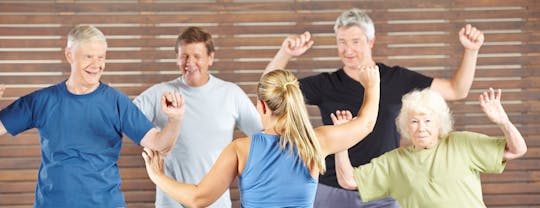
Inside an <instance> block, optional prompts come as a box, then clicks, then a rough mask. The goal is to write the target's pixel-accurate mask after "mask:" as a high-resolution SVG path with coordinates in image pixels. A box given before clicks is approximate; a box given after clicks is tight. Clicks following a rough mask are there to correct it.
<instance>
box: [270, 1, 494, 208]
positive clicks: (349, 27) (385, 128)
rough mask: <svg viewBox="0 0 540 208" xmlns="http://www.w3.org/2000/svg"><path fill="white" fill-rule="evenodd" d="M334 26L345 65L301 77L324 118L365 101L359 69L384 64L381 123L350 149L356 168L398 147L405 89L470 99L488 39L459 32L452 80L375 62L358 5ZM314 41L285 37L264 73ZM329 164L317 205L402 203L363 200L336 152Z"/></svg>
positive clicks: (370, 28)
mask: <svg viewBox="0 0 540 208" xmlns="http://www.w3.org/2000/svg"><path fill="white" fill-rule="evenodd" d="M334 31H335V34H336V41H337V48H338V54H339V57H340V59H341V61H342V63H343V66H342V67H341V68H339V69H338V70H337V71H334V72H332V73H321V74H317V75H314V76H309V77H305V78H303V79H300V87H301V89H302V93H303V94H304V96H305V99H306V103H307V104H311V105H317V106H318V107H319V110H320V112H321V116H322V120H323V123H324V124H326V125H332V120H331V119H330V114H331V113H334V112H336V111H337V110H349V111H351V112H355V110H357V109H359V108H360V106H361V105H362V102H363V91H364V88H363V87H362V85H361V84H360V83H359V82H358V80H357V79H358V78H357V77H358V73H359V71H361V70H363V69H364V68H365V67H368V66H373V65H377V66H378V67H379V70H380V75H381V100H380V104H379V105H380V106H379V114H378V118H377V123H376V125H375V129H374V130H373V132H372V133H371V134H370V135H368V136H367V137H366V138H364V139H363V140H362V141H361V142H359V143H358V144H356V145H355V146H353V147H352V148H351V149H349V156H350V159H351V163H352V165H353V166H354V167H357V166H360V165H363V164H366V163H369V162H370V161H371V159H373V158H376V157H378V156H379V155H382V154H383V153H385V152H387V151H390V150H392V149H395V148H397V147H399V134H398V133H397V130H396V126H395V118H396V116H397V114H398V113H399V110H400V108H401V97H402V96H403V95H404V94H406V93H408V92H410V91H411V90H413V89H423V88H428V87H431V89H433V90H435V91H437V92H439V93H440V94H441V95H442V96H443V97H444V98H445V99H446V100H458V99H463V98H465V97H466V96H467V94H468V92H469V89H470V88H471V85H472V82H473V79H474V72H475V68H476V60H477V57H478V51H479V49H480V47H481V46H482V44H483V42H484V35H483V33H482V32H481V31H479V30H478V29H476V28H475V27H472V26H471V25H469V24H468V25H466V26H465V27H463V28H462V29H461V30H460V31H459V40H460V42H461V44H462V45H463V47H464V49H465V50H464V53H463V58H462V60H461V65H460V66H459V68H458V69H457V70H456V72H455V73H454V75H453V76H452V77H451V78H450V79H439V78H431V77H428V76H425V75H422V74H420V73H417V72H415V71H411V70H408V69H406V68H403V67H399V66H394V67H389V66H386V65H384V64H382V63H376V62H375V61H374V60H373V58H372V55H371V54H372V53H371V50H372V48H373V45H374V43H375V28H374V25H373V22H372V20H371V19H370V18H369V16H368V15H367V14H366V13H364V12H363V11H361V10H359V9H351V10H348V11H345V12H343V13H342V14H341V15H340V16H339V17H338V18H337V20H336V24H335V25H334ZM313 43H314V42H313V41H312V40H311V34H310V33H309V32H305V33H303V34H300V35H294V36H290V37H288V38H286V39H285V41H283V44H282V45H281V49H280V50H279V51H278V52H277V54H276V55H275V57H274V58H273V60H272V61H271V62H270V63H269V64H268V66H267V67H266V70H265V72H264V73H267V72H269V71H272V70H274V69H284V68H285V66H286V65H287V63H288V61H289V60H290V59H291V58H292V57H296V56H300V55H302V54H304V53H305V52H306V51H307V50H308V49H309V48H310V47H311V46H312V45H313ZM355 113H356V112H355ZM353 116H356V115H353ZM326 167H327V171H326V173H325V174H324V175H321V176H320V178H319V186H318V189H317V195H316V198H315V205H314V206H315V207H316V208H319V207H321V208H322V207H338V208H339V207H368V206H369V207H399V205H398V204H397V202H395V201H394V200H393V199H391V198H385V199H381V200H376V201H372V202H369V203H364V202H362V201H361V199H360V198H359V196H358V193H357V192H356V191H348V190H345V189H342V188H341V187H340V186H339V184H338V183H337V179H336V169H335V164H334V156H333V155H331V156H328V157H327V158H326ZM338 171H339V170H338Z"/></svg>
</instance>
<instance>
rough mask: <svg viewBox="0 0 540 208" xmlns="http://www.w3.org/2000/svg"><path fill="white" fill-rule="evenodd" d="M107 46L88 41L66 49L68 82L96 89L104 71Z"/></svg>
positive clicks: (94, 40)
mask: <svg viewBox="0 0 540 208" xmlns="http://www.w3.org/2000/svg"><path fill="white" fill-rule="evenodd" d="M106 53H107V44H106V42H104V41H103V40H99V39H90V40H88V41H83V42H79V43H77V44H74V45H72V46H71V47H66V51H65V55H66V59H67V61H68V62H69V63H70V65H71V75H70V80H72V81H73V82H74V83H75V84H77V85H80V86H84V87H90V88H92V87H97V86H98V85H99V80H100V78H101V75H102V74H103V70H104V69H105V57H106Z"/></svg>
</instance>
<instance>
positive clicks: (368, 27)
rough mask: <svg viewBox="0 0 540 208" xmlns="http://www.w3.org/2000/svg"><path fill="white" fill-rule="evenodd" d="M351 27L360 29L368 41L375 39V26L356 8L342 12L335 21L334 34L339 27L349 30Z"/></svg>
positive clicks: (364, 13)
mask: <svg viewBox="0 0 540 208" xmlns="http://www.w3.org/2000/svg"><path fill="white" fill-rule="evenodd" d="M352 26H357V27H359V28H360V29H362V30H363V31H364V34H365V35H366V38H367V40H368V41H370V40H373V38H375V26H374V25H373V21H372V20H371V18H369V16H368V15H367V14H366V12H364V11H362V10H360V9H357V8H353V9H350V10H347V11H344V12H343V13H341V15H339V17H338V18H337V19H336V24H334V32H335V33H337V32H338V30H339V28H341V27H345V28H349V27H352Z"/></svg>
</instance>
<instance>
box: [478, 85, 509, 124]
mask: <svg viewBox="0 0 540 208" xmlns="http://www.w3.org/2000/svg"><path fill="white" fill-rule="evenodd" d="M479 100H480V107H481V108H482V111H484V113H485V114H486V116H487V117H488V118H489V120H491V121H492V122H493V123H496V124H503V123H505V122H508V121H509V119H508V115H507V114H506V112H505V111H504V108H503V106H502V104H501V89H498V90H497V93H495V92H494V90H493V88H489V91H486V92H484V93H482V94H480V97H479Z"/></svg>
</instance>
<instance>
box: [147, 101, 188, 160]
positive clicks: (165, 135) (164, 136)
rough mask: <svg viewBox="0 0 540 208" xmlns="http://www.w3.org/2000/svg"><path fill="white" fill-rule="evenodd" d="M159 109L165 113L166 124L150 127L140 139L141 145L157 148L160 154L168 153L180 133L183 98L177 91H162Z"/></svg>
mask: <svg viewBox="0 0 540 208" xmlns="http://www.w3.org/2000/svg"><path fill="white" fill-rule="evenodd" d="M160 103H161V110H162V111H163V113H165V115H167V117H168V120H167V124H165V127H163V129H161V131H160V130H158V129H156V128H152V129H150V131H148V132H147V133H146V135H144V137H143V139H142V140H141V145H142V146H143V147H148V148H150V149H152V150H157V151H159V152H160V153H161V154H165V155H166V154H168V153H169V152H170V151H171V149H172V147H173V145H174V143H176V140H177V139H178V134H179V133H180V126H181V125H182V118H183V116H184V98H183V97H182V96H181V95H180V94H178V93H169V92H166V93H163V96H161V100H160Z"/></svg>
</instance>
